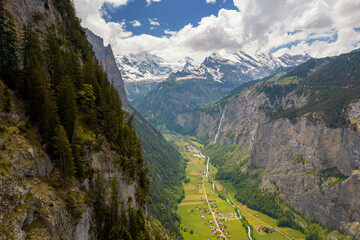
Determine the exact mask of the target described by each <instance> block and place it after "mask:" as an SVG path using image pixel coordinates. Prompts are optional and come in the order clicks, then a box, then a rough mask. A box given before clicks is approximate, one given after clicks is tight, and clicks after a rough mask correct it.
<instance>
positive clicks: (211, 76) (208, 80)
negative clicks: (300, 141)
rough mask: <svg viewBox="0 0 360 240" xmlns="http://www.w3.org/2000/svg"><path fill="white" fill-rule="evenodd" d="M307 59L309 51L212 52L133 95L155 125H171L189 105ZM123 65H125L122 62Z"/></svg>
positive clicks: (198, 103)
mask: <svg viewBox="0 0 360 240" xmlns="http://www.w3.org/2000/svg"><path fill="white" fill-rule="evenodd" d="M153 59H154V58H152V60H153ZM308 59H310V56H309V55H296V56H291V55H283V56H281V57H275V56H273V55H271V54H258V55H254V56H250V55H248V54H246V53H245V52H232V53H225V54H219V53H213V54H212V55H211V56H209V57H207V58H205V60H204V61H203V63H202V64H201V65H200V66H197V65H196V64H194V62H193V61H192V60H191V59H187V60H186V61H185V62H183V67H182V70H178V71H176V72H175V71H173V72H172V73H171V74H170V75H169V77H168V78H167V79H166V80H165V81H163V82H162V83H160V84H159V83H157V85H158V86H157V87H156V88H154V89H152V90H150V91H149V92H148V93H147V94H146V95H145V97H142V98H137V99H133V100H132V101H133V105H134V106H135V108H137V109H138V110H139V111H140V112H141V113H142V114H143V116H145V117H146V118H147V119H148V120H149V121H150V122H151V123H152V124H153V125H154V126H158V125H162V124H163V123H165V124H166V125H167V126H168V127H170V125H171V122H172V121H173V120H174V118H175V116H176V114H177V113H179V112H181V111H183V110H185V109H186V108H191V107H194V106H197V105H200V104H204V103H208V102H211V101H214V100H216V99H218V98H220V97H222V96H224V95H225V94H227V93H229V92H230V91H231V90H233V89H234V88H236V87H237V86H239V85H240V84H242V83H245V82H249V81H252V80H255V79H259V78H263V77H266V76H269V75H271V74H273V73H275V72H283V71H285V70H288V69H289V68H291V67H294V66H297V65H299V64H301V63H303V62H305V61H307V60H308ZM143 64H144V63H143ZM179 65H180V64H179ZM152 66H156V65H155V64H153V65H152ZM124 68H126V67H125V66H123V69H124ZM169 68H170V67H169ZM152 71H153V72H156V71H154V70H153V69H152ZM157 72H160V71H157ZM147 73H149V72H147ZM149 79H150V78H149ZM124 80H125V78H124ZM125 81H126V80H125ZM133 82H134V81H133ZM141 84H142V82H139V83H136V84H134V85H135V86H137V87H139V86H140V85H141ZM125 86H126V84H125ZM127 91H129V89H127Z"/></svg>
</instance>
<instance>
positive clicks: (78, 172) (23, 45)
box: [0, 0, 149, 239]
mask: <svg viewBox="0 0 360 240" xmlns="http://www.w3.org/2000/svg"><path fill="white" fill-rule="evenodd" d="M4 2H5V1H4V0H0V77H1V79H2V80H3V82H4V83H5V85H6V87H1V89H2V91H1V94H0V97H1V98H2V99H11V98H10V97H9V92H8V91H7V90H6V89H8V88H9V89H11V90H12V91H14V92H15V93H16V95H17V96H18V97H19V98H20V99H22V100H23V102H24V107H25V111H26V114H27V115H28V116H29V118H30V122H31V123H32V125H33V126H34V128H36V129H37V130H38V132H39V134H40V136H41V139H42V140H41V141H42V142H41V144H42V146H43V148H44V149H45V150H46V151H47V153H48V154H49V155H50V156H51V158H52V160H53V162H54V165H55V166H56V167H57V168H58V169H59V170H60V173H61V174H60V179H59V181H62V182H65V183H66V182H71V179H74V178H77V179H79V180H80V181H81V180H83V179H85V178H91V177H93V170H92V169H91V167H90V166H88V164H87V163H86V162H83V160H82V159H83V156H84V154H85V152H84V147H90V149H92V150H93V151H100V150H101V149H102V145H103V143H104V142H105V140H106V141H107V143H108V144H109V145H110V146H111V149H112V150H113V151H116V152H117V153H118V156H119V157H118V158H116V159H113V161H114V162H115V164H116V165H117V166H119V170H121V172H123V173H124V174H125V176H127V178H128V179H129V181H136V182H137V192H136V197H137V199H136V201H137V203H138V204H139V205H140V206H139V209H142V208H143V206H144V204H145V203H146V201H147V195H148V194H149V182H148V180H147V177H146V175H147V169H146V166H145V164H144V161H143V157H142V154H141V144H140V141H139V139H138V137H137V135H136V132H135V130H134V128H133V126H132V119H133V117H132V116H127V115H126V114H125V112H124V111H123V110H122V103H121V100H120V98H119V95H118V92H117V90H116V89H115V88H114V87H113V86H112V85H111V84H110V82H109V81H108V79H107V75H106V73H105V72H104V71H103V70H102V68H101V66H100V65H99V63H98V62H97V61H96V59H95V56H94V53H93V52H92V49H91V47H90V44H89V43H88V42H87V40H86V36H85V33H84V31H83V30H82V28H81V26H80V20H79V19H78V18H77V17H76V15H75V10H74V6H73V5H72V2H71V1H70V0H54V1H52V3H53V4H54V6H55V7H56V8H57V10H58V11H59V12H60V13H61V15H62V19H61V20H59V21H60V22H58V23H54V24H52V25H51V26H50V27H49V28H48V30H47V32H46V33H43V32H40V31H38V29H37V23H38V21H41V19H42V18H43V16H42V15H41V14H40V13H38V14H36V15H34V16H32V20H33V22H32V23H30V24H28V25H27V26H24V27H23V28H22V29H19V28H18V27H17V25H16V22H15V21H14V19H13V17H12V16H11V14H10V13H9V12H8V11H7V10H6V9H5V8H4ZM43 4H44V6H45V7H46V8H49V4H50V1H48V0H45V1H43ZM2 105H3V106H9V104H5V105H4V104H2ZM7 111H10V109H7ZM114 191H115V190H114ZM100 192H101V194H102V196H97V197H102V198H104V197H105V196H104V194H105V193H104V192H102V191H100ZM95 200H96V198H95ZM114 201H115V200H114ZM110 202H111V201H110ZM110 205H111V204H110ZM129 211H130V210H129ZM127 215H128V217H129V219H130V220H129V222H128V224H127V225H128V229H129V231H130V235H131V236H132V237H134V236H135V235H133V234H132V233H131V231H133V230H132V229H133V225H132V224H133V223H132V220H131V218H132V215H134V216H135V215H136V216H137V218H138V217H140V215H141V218H142V219H141V221H143V222H144V219H143V218H144V214H143V213H141V212H140V213H133V212H131V211H130V212H128V213H127ZM141 221H140V220H139V219H138V220H136V226H137V227H136V228H135V229H138V227H140V228H141V229H140V230H139V229H138V230H139V232H144V234H145V232H146V231H143V230H142V226H143V225H142V223H141V224H137V223H138V222H141ZM108 224H109V221H105V220H104V221H103V222H102V224H101V226H102V228H104V229H105V228H107V227H110V226H108ZM111 224H112V222H111ZM124 226H125V225H124ZM120 233H121V234H120ZM119 234H120V235H121V236H123V231H122V230H121V231H120V232H119V231H118V232H117V234H116V238H112V239H128V238H122V237H121V236H120V235H119ZM125 235H126V234H125ZM125 235H124V236H125ZM100 239H101V238H100ZM103 239H110V238H103ZM135 239H141V238H137V237H136V238H135ZM144 239H148V238H147V237H146V234H145V238H144Z"/></svg>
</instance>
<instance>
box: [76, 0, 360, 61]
mask: <svg viewBox="0 0 360 240" xmlns="http://www.w3.org/2000/svg"><path fill="white" fill-rule="evenodd" d="M74 2H75V6H76V10H77V13H78V15H79V17H80V18H81V19H82V25H83V26H84V27H87V28H89V29H90V30H92V31H93V32H94V33H95V34H97V35H99V36H101V37H103V38H104V41H105V43H106V44H108V43H110V44H111V46H112V48H113V50H114V52H115V54H119V55H127V54H130V53H138V52H140V51H148V52H150V53H152V54H155V55H158V56H160V57H163V58H164V59H165V60H168V61H170V62H177V61H179V60H181V59H183V58H184V57H186V56H190V57H192V58H194V59H195V61H196V62H197V63H200V62H201V61H202V60H203V59H204V58H205V57H206V56H209V55H210V54H211V53H213V52H217V53H220V54H221V53H222V52H232V51H240V50H241V51H245V52H247V53H249V54H254V53H272V54H274V55H282V54H285V53H287V54H303V53H308V54H310V55H311V56H313V57H326V56H334V55H338V54H341V53H344V52H349V51H351V50H353V49H355V48H360V0H341V1H337V0H301V1H284V0H74ZM135 21H136V22H135Z"/></svg>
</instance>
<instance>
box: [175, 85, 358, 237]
mask: <svg viewBox="0 0 360 240" xmlns="http://www.w3.org/2000/svg"><path fill="white" fill-rule="evenodd" d="M290 100H292V101H293V102H294V103H295V104H298V105H300V104H301V103H302V102H304V101H306V99H305V98H304V97H299V96H296V95H295V94H294V93H291V94H289V95H287V96H286V97H285V98H283V99H282V100H281V102H282V104H284V106H285V105H286V104H288V103H289V102H290ZM267 102H270V100H269V99H268V98H267V97H266V95H265V94H264V93H259V92H257V91H256V90H255V89H254V88H253V89H251V88H250V89H246V90H244V91H242V92H241V93H240V94H239V95H237V96H236V97H233V98H232V99H230V100H228V101H227V102H225V103H224V104H222V105H221V104H219V105H218V108H217V109H216V110H214V111H213V112H211V113H210V112H205V111H199V110H198V111H196V112H188V113H183V114H180V115H179V116H178V117H177V123H178V124H179V125H181V126H182V127H185V128H192V129H196V133H197V135H198V136H206V135H207V136H208V137H209V138H210V139H211V140H212V141H213V142H215V143H220V144H237V145H239V146H240V148H241V150H240V151H241V153H242V154H241V156H242V157H239V158H235V159H234V158H233V159H229V160H228V162H227V164H230V165H240V164H244V163H245V162H246V167H245V169H244V171H252V169H263V170H265V171H266V172H267V174H266V175H267V177H268V178H269V179H271V182H272V183H274V184H275V185H276V186H277V187H278V190H279V193H280V196H281V198H282V199H283V200H284V201H285V202H286V203H288V204H289V205H290V206H292V207H294V208H295V209H296V210H297V211H299V212H301V213H303V214H304V215H305V216H306V217H309V218H312V219H316V220H317V221H319V222H321V223H323V224H324V225H326V226H329V227H333V228H341V229H344V230H346V231H347V232H348V233H350V234H352V235H355V236H357V237H360V231H359V222H360V208H359V206H360V205H359V199H360V181H359V180H360V170H359V169H360V132H359V131H355V130H354V129H349V128H337V129H331V128H328V127H326V126H325V125H324V124H323V123H321V122H318V123H317V124H312V123H309V122H308V121H307V120H306V119H305V118H302V119H300V120H299V121H297V123H295V124H294V123H291V122H290V121H289V120H288V119H278V120H275V121H273V120H271V119H270V118H269V117H266V114H265V112H264V111H262V110H260V109H261V106H263V105H264V104H265V103H267ZM355 105H356V104H353V108H352V109H353V111H355V109H356V108H355ZM351 116H357V114H355V113H352V115H351ZM246 169H247V170H246ZM264 184H265V183H264ZM265 185H266V184H265Z"/></svg>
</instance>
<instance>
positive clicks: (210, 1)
mask: <svg viewBox="0 0 360 240" xmlns="http://www.w3.org/2000/svg"><path fill="white" fill-rule="evenodd" d="M206 3H212V4H215V3H216V0H206Z"/></svg>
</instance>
